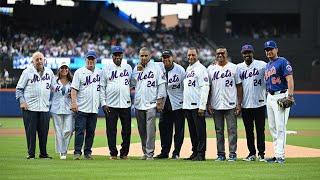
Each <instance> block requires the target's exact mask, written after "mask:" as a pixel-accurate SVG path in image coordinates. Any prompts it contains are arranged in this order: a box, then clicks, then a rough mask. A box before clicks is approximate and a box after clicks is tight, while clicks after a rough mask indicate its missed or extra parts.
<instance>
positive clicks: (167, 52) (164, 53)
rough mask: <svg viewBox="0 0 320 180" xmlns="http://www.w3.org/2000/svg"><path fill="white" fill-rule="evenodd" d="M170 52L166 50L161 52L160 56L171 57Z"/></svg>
mask: <svg viewBox="0 0 320 180" xmlns="http://www.w3.org/2000/svg"><path fill="white" fill-rule="evenodd" d="M172 55H173V54H172V51H170V50H169V49H166V50H164V51H163V52H162V56H172Z"/></svg>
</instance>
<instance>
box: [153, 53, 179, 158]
mask: <svg viewBox="0 0 320 180" xmlns="http://www.w3.org/2000/svg"><path fill="white" fill-rule="evenodd" d="M162 62H163V63H162V64H161V68H162V69H163V72H164V73H165V75H166V79H167V84H166V86H167V97H166V101H165V105H164V108H163V111H162V112H161V113H160V120H159V131H160V139H161V153H160V154H159V155H157V156H156V158H159V159H164V158H168V157H169V152H170V148H171V144H172V134H173V125H174V128H175V131H174V132H175V134H174V150H173V152H172V159H179V156H180V150H181V146H182V143H183V138H184V124H185V120H184V112H183V109H182V103H183V80H184V77H185V70H184V69H183V67H182V66H180V65H178V64H176V63H174V62H173V54H172V52H171V51H170V50H164V51H163V52H162Z"/></svg>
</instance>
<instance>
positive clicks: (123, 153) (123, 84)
mask: <svg viewBox="0 0 320 180" xmlns="http://www.w3.org/2000/svg"><path fill="white" fill-rule="evenodd" d="M111 53H112V60H113V62H112V63H110V64H107V65H106V67H105V68H104V70H103V72H102V79H101V95H100V98H101V106H102V108H103V111H104V113H105V116H106V128H107V130H106V131H107V138H108V147H109V150H110V159H117V155H118V150H117V146H116V137H117V123H118V118H119V117H120V122H121V126H122V130H121V136H122V140H123V142H122V143H121V149H120V159H127V156H128V153H129V147H130V135H131V98H130V78H131V73H132V68H131V66H130V65H129V64H127V63H122V58H123V49H122V47H121V46H114V47H112V48H111Z"/></svg>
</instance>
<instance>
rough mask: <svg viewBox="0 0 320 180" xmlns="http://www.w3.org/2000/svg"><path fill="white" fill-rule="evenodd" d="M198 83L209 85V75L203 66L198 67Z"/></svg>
mask: <svg viewBox="0 0 320 180" xmlns="http://www.w3.org/2000/svg"><path fill="white" fill-rule="evenodd" d="M198 83H199V87H202V86H209V76H208V72H207V70H206V69H205V68H203V69H202V68H201V69H199V76H198Z"/></svg>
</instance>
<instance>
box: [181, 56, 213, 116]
mask: <svg viewBox="0 0 320 180" xmlns="http://www.w3.org/2000/svg"><path fill="white" fill-rule="evenodd" d="M183 85H184V91H183V109H198V108H199V109H204V110H205V109H206V105H207V100H208V93H209V92H207V91H206V92H202V91H201V88H202V87H203V86H208V87H209V80H208V73H207V71H206V68H205V67H204V66H203V65H202V64H201V63H200V61H197V62H195V63H194V64H192V65H189V66H188V68H187V70H186V77H185V79H184V81H183ZM201 93H205V95H204V96H205V97H206V98H205V99H201Z"/></svg>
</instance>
